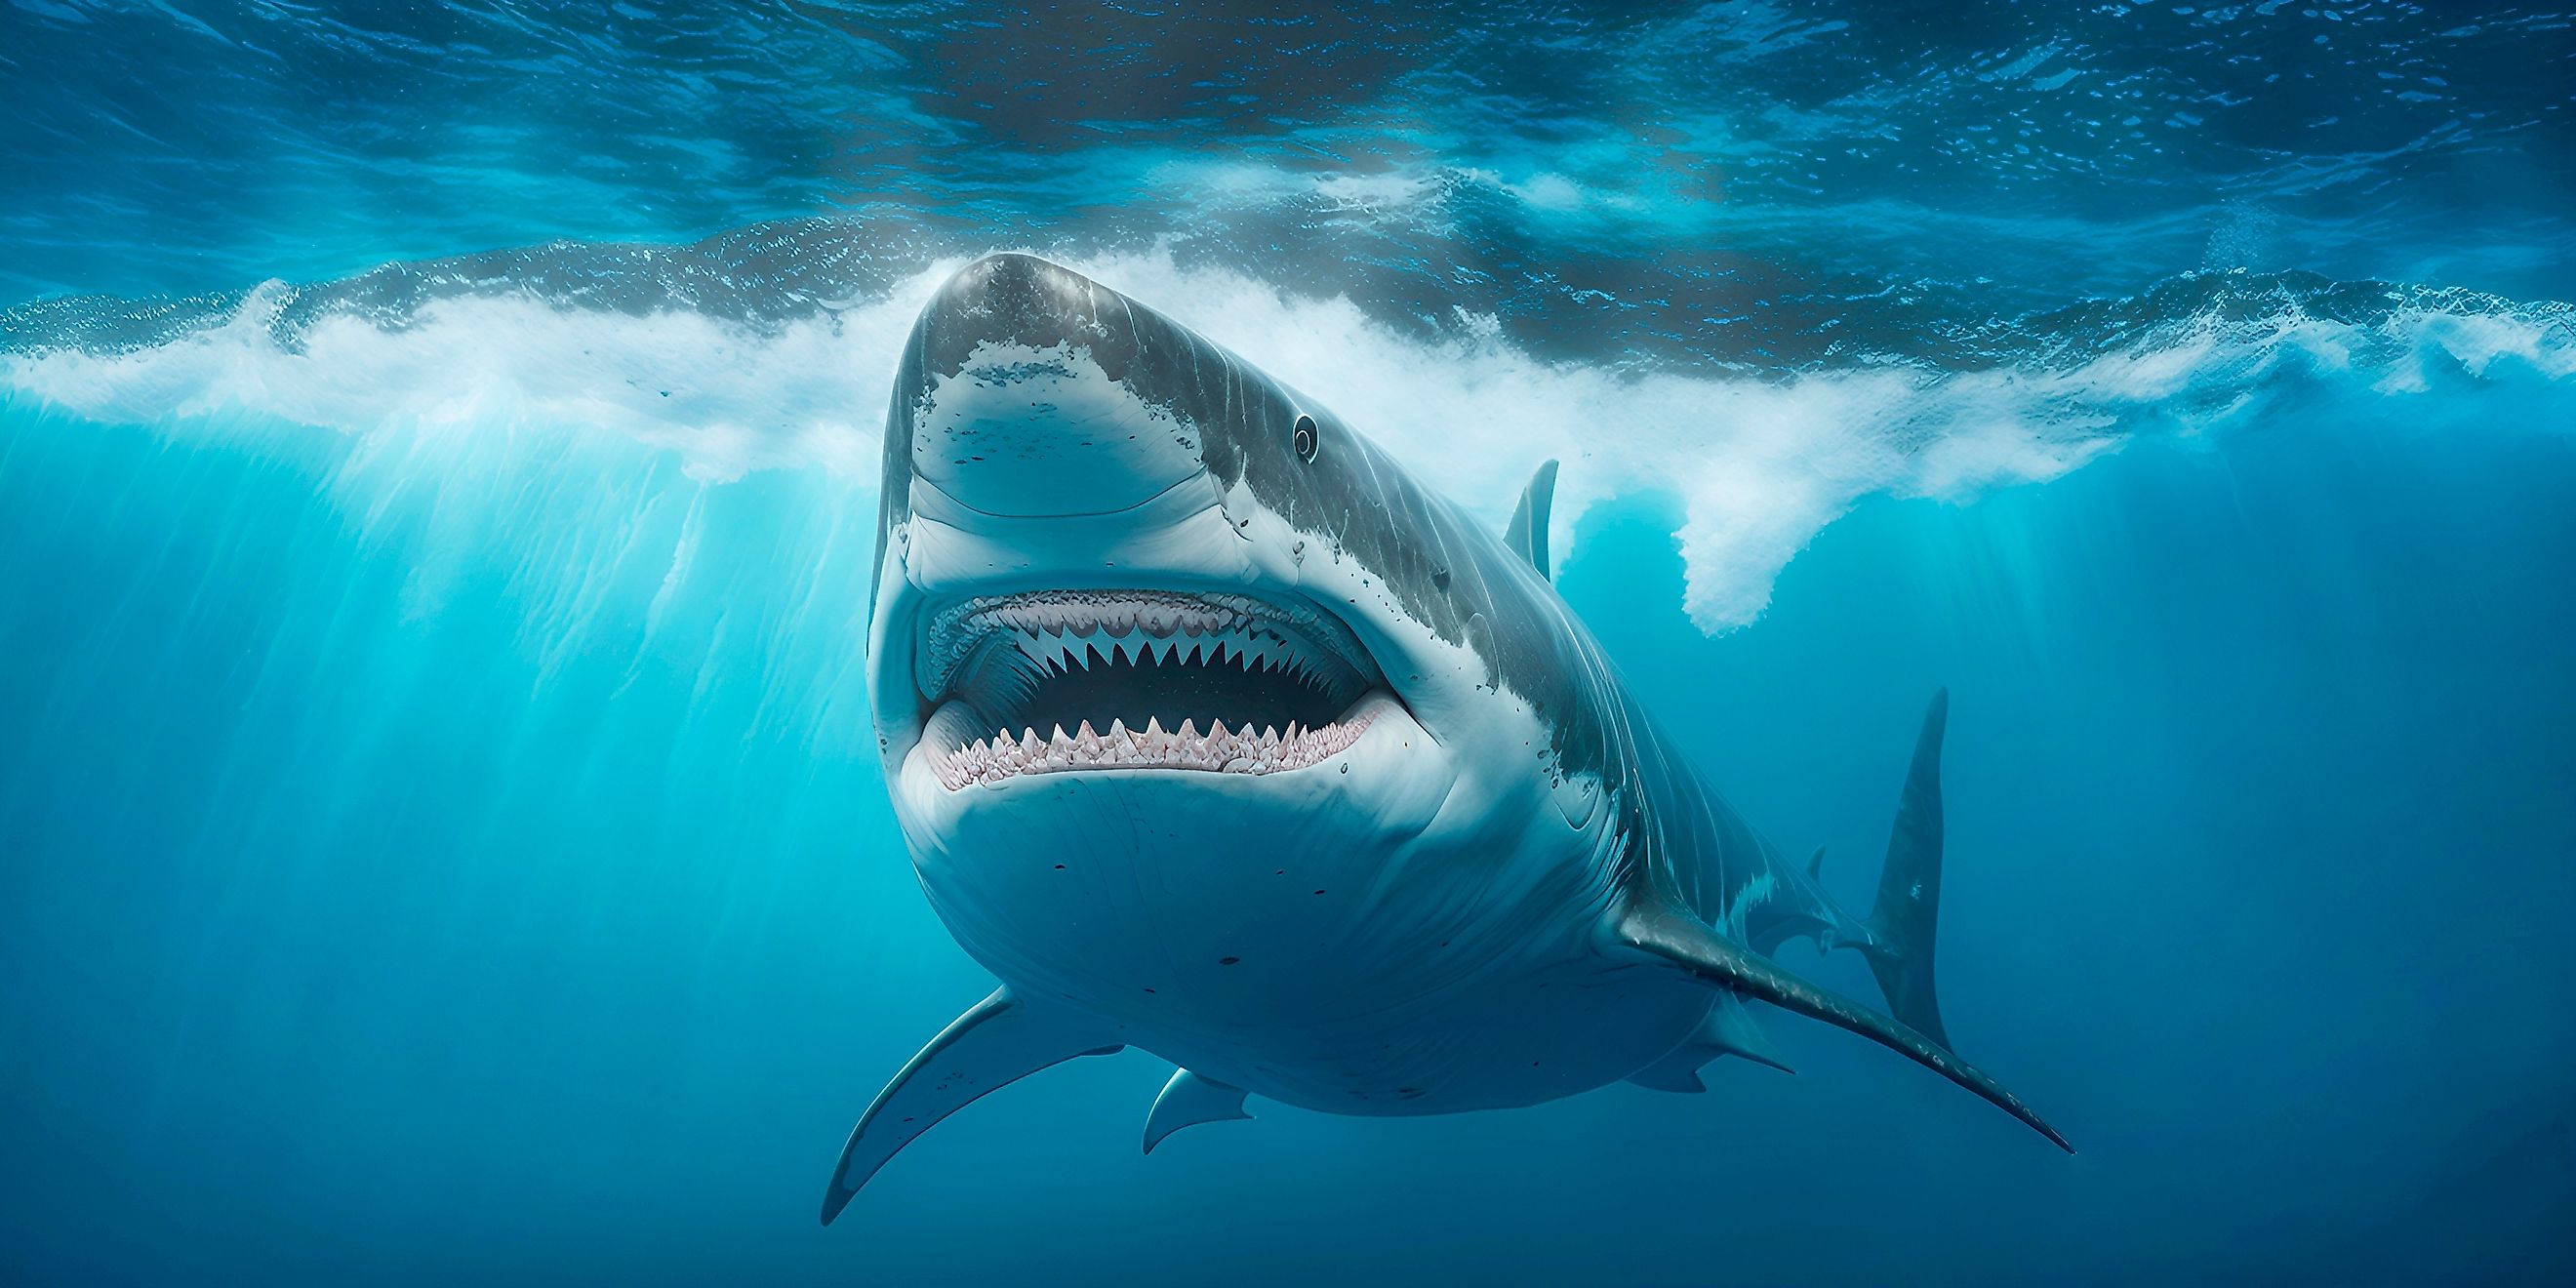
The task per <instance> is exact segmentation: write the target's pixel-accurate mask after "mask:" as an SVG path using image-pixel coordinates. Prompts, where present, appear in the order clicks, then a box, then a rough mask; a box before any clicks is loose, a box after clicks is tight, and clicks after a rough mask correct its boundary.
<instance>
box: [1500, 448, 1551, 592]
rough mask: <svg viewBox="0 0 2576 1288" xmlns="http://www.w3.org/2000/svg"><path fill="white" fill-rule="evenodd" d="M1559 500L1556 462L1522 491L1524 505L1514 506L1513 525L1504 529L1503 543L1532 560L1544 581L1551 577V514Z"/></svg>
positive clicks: (1536, 476)
mask: <svg viewBox="0 0 2576 1288" xmlns="http://www.w3.org/2000/svg"><path fill="white" fill-rule="evenodd" d="M1555 501H1556V462H1554V461H1549V462H1548V463H1546V464H1544V465H1541V466H1539V467H1538V473H1536V474H1533V475H1531V476H1530V481H1529V486H1528V487H1525V488H1522V489H1521V503H1520V504H1519V505H1517V506H1514V507H1512V524H1511V526H1510V527H1508V528H1505V529H1503V544H1505V545H1507V546H1510V547H1511V548H1512V549H1513V551H1514V552H1516V553H1518V554H1519V555H1520V557H1521V558H1523V559H1527V560H1529V564H1530V567H1532V568H1536V569H1538V575H1539V576H1540V577H1541V578H1545V577H1546V576H1547V511H1548V507H1549V506H1550V505H1552V504H1554V503H1555Z"/></svg>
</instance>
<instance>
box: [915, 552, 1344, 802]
mask: <svg viewBox="0 0 2576 1288" xmlns="http://www.w3.org/2000/svg"><path fill="white" fill-rule="evenodd" d="M922 644H923V650H924V655H923V657H922V658H921V672H920V674H921V675H922V677H923V678H924V681H925V683H924V685H923V691H924V692H926V693H929V694H931V695H932V696H933V701H934V703H935V704H936V709H935V710H934V711H933V712H932V714H931V716H930V718H929V720H928V721H927V723H926V725H925V727H924V728H923V730H922V749H923V752H924V754H925V756H926V757H927V760H928V763H929V765H930V767H931V769H932V771H933V772H934V773H936V774H937V775H938V777H939V781H940V783H941V785H942V786H945V787H946V788H948V789H949V790H950V791H959V790H963V789H964V788H966V787H968V786H971V785H973V784H977V783H993V782H999V781H1001V780H1003V779H1008V778H1016V777H1019V776H1021V775H1025V774H1043V773H1063V772H1072V771H1080V770H1103V769H1186V770H1203V771H1208V772H1214V773H1233V774H1268V773H1277V772H1280V771H1283V770H1290V769H1302V768H1304V767H1306V766H1309V765H1313V764H1315V763H1317V762H1319V761H1322V760H1324V759H1326V758H1328V757H1330V756H1333V755H1334V754H1336V753H1338V752H1340V751H1342V750H1344V749H1345V748H1347V747H1349V746H1350V745H1351V744H1352V743H1354V742H1356V741H1358V740H1359V737H1360V735H1361V734H1362V733H1364V732H1366V731H1367V729H1368V726H1369V722H1370V720H1371V719H1372V718H1373V717H1374V715H1375V714H1376V712H1377V711H1378V710H1380V709H1381V708H1380V707H1379V705H1378V704H1377V703H1376V702H1373V701H1370V700H1368V699H1369V698H1370V697H1371V695H1372V692H1373V690H1375V689H1376V688H1377V686H1378V679H1379V677H1378V675H1377V669H1376V667H1375V665H1374V664H1373V663H1372V662H1371V661H1370V660H1369V656H1368V653H1367V651H1366V650H1364V649H1362V648H1361V647H1360V644H1359V641H1358V640H1357V639H1356V638H1355V637H1353V636H1352V634H1351V632H1350V629H1349V628H1348V627H1346V626H1344V625H1342V624H1341V622H1339V621H1338V620H1335V619H1334V618H1333V617H1332V616H1330V615H1329V614H1326V613H1323V612H1320V611H1317V610H1315V609H1312V608H1306V607H1303V606H1298V605H1291V604H1281V603H1274V602H1272V601H1269V600H1263V599H1256V598H1253V597H1250V596H1246V595H1193V594H1184V593H1179V592H1173V591H1143V590H1138V591H1038V592H1033V593H1028V594H1018V595H1003V596H992V597H985V598H978V599H972V600H968V601H966V602H964V603H960V604H956V605H953V606H951V607H950V608H948V609H947V610H946V611H944V612H941V613H939V614H938V615H937V616H936V617H935V618H934V619H933V620H932V622H931V625H930V629H929V630H928V632H927V633H926V634H925V635H924V637H923V641H922Z"/></svg>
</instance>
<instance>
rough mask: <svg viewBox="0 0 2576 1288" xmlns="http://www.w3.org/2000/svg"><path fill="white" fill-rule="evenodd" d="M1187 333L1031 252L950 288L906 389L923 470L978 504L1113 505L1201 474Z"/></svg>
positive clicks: (1068, 509) (1056, 510)
mask: <svg viewBox="0 0 2576 1288" xmlns="http://www.w3.org/2000/svg"><path fill="white" fill-rule="evenodd" d="M1185 335H1186V333H1181V332H1178V330H1177V328H1174V327H1172V326H1171V324H1169V323H1167V322H1164V321H1163V320H1162V319H1161V318H1160V317H1158V316H1155V315H1152V314H1151V313H1150V312H1149V311H1146V310H1143V309H1139V308H1136V307H1135V306H1132V305H1130V304H1129V302H1128V301H1127V299H1126V297H1125V296H1122V295H1120V294H1118V293H1117V292H1116V291H1113V290H1110V289H1108V288H1106V287H1103V286H1100V285H1098V284H1097V283H1094V282H1092V281H1091V280H1090V279H1088V278H1086V277H1084V276H1082V275H1081V274H1079V273H1076V272H1074V271H1072V270H1070V269H1067V268H1063V267H1061V266H1058V265H1055V264H1051V263H1048V262H1047V261H1045V260H1042V259H1038V258H1035V257H1033V256H1029V255H1017V254H1006V255H992V256H987V257H986V258H984V259H981V260H978V261H976V262H975V263H973V264H970V265H968V266H967V267H965V268H964V269H962V270H960V271H959V272H958V273H957V275H956V276H955V277H953V278H951V279H949V281H948V283H947V284H946V285H945V286H943V287H941V288H940V292H939V294H938V296H937V297H936V298H935V299H934V300H933V301H932V302H931V304H930V306H929V307H928V308H927V309H925V310H924V311H923V313H922V316H921V320H920V321H919V322H918V323H917V324H916V326H915V329H914V335H913V346H914V347H913V358H912V360H911V361H908V362H907V363H906V364H905V370H904V378H903V385H902V387H900V388H898V389H897V391H896V399H895V413H896V419H897V423H898V424H903V425H905V426H906V428H907V429H908V439H909V448H910V451H911V458H912V459H911V465H912V472H913V475H914V477H915V478H916V479H918V480H919V481H921V482H925V483H927V484H929V485H930V486H932V487H935V488H937V489H939V490H940V491H941V492H942V493H944V494H946V496H947V497H948V498H949V499H950V500H952V501H954V502H956V503H957V504H959V505H961V506H964V507H966V508H968V509H970V510H974V511H978V512H981V513H984V514H990V515H997V516H1006V517H1014V518H1041V517H1055V516H1068V515H1086V514H1107V513H1114V512H1116V511H1120V510H1125V509H1129V508H1132V507H1134V506H1137V505H1141V504H1143V503H1144V502H1146V501H1149V500H1152V499H1153V498H1154V497H1156V496H1158V495H1161V494H1162V493H1164V492H1167V491H1169V490H1171V489H1172V488H1173V487H1175V486H1177V485H1179V484H1181V483H1184V482H1186V481H1188V480H1190V479H1193V478H1195V477H1197V476H1198V475H1199V474H1200V473H1201V472H1202V470H1203V469H1204V463H1203V443H1202V441H1201V439H1200V436H1199V434H1198V433H1197V431H1196V430H1195V429H1194V427H1193V426H1192V424H1191V422H1190V420H1189V419H1188V418H1187V417H1186V415H1185V414H1184V413H1183V412H1182V411H1181V410H1179V408H1178V407H1177V406H1176V403H1175V399H1174V398H1173V396H1172V391H1171V389H1170V388H1169V386H1170V385H1171V383H1172V379H1173V367H1174V364H1175V360H1176V359H1177V358H1180V357H1184V356H1186V353H1187V351H1188V348H1189V346H1188V345H1186V344H1184V343H1182V342H1181V340H1182V337H1183V336H1185Z"/></svg>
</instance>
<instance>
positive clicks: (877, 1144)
mask: <svg viewBox="0 0 2576 1288" xmlns="http://www.w3.org/2000/svg"><path fill="white" fill-rule="evenodd" d="M1123 1049H1125V1048H1124V1045H1123V1044H1121V1043H1118V1042H1115V1041H1104V1040H1103V1037H1102V1035H1101V1034H1100V1033H1098V1032H1094V1031H1088V1030H1085V1029H1083V1028H1081V1027H1080V1026H1078V1025H1076V1024H1073V1023H1070V1022H1068V1021H1067V1020H1065V1019H1064V1018H1061V1017H1058V1016H1055V1015H1051V1014H1041V1013H1032V1012H1031V1011H1030V1010H1029V1009H1028V1008H1027V1007H1024V1006H1022V1005H1021V1004H1020V1003H1019V1001H1018V1000H1017V999H1015V998H1013V997H1012V996H1011V990H1009V989H1007V988H1004V989H996V990H994V993H993V995H992V996H991V997H988V998H985V999H984V1000H983V1001H981V1002H979V1003H977V1004H976V1005H975V1009H973V1010H971V1011H968V1012H966V1013H965V1014H964V1015H960V1016H958V1017H957V1019H956V1021H955V1022H953V1023H951V1024H950V1025H949V1026H948V1027H947V1028H945V1029H943V1030H941V1031H940V1034H939V1036H938V1037H935V1038H932V1039H931V1040H930V1045H928V1046H926V1047H923V1048H922V1049H921V1052H920V1054H918V1055H915V1056H914V1057H912V1061H911V1063H909V1064H906V1065H904V1066H903V1072H901V1073H898V1074H896V1075H895V1076H894V1081H892V1082H889V1083H887V1084H886V1087H885V1090H883V1091H880V1092H878V1093H877V1098H876V1103H874V1104H871V1105H869V1106H868V1111H867V1113H865V1114H863V1115H861V1116H860V1118H859V1125H858V1126H857V1127H856V1128H854V1129H852V1131H851V1132H850V1142H849V1143H848V1144H847V1145H844V1146H842V1147H841V1162H840V1165H839V1166H838V1167H836V1168H834V1169H833V1170H832V1185H831V1188H830V1189H828V1190H826V1191H825V1192H824V1194H823V1224H825V1225H830V1224H831V1223H832V1218H834V1217H836V1216H839V1215H840V1214H841V1209H842V1208H845V1207H848V1206H849V1205H850V1198H851V1196H852V1195H855V1194H857V1193H858V1192H859V1187H860V1186H862V1185H865V1184H867V1183H868V1178H869V1177H871V1176H874V1175H876V1172H877V1169H878V1168H880V1167H883V1166H885V1164H886V1160H887V1159H890V1158H893V1157H894V1156H895V1152H896V1151H898V1150H900V1149H902V1148H903V1147H904V1146H906V1145H909V1144H911V1143H912V1139H913V1138H914V1137H916V1136H919V1135H920V1134H921V1133H923V1132H926V1131H928V1130H930V1128H931V1126H932V1125H933V1124H935V1123H937V1122H938V1121H939V1120H940V1119H942V1118H945V1117H947V1116H948V1115H950V1114H953V1113H955V1112H957V1111H958V1110H960V1109H962V1108H965V1107H966V1105H967V1104H969V1103H970V1102H972V1101H974V1100H975V1099H976V1098H977V1097H979V1096H982V1095H983V1094H984V1093H985V1092H988V1091H991V1090H993V1089H994V1088H996V1087H1000V1086H1003V1085H1005V1084H1007V1083H1012V1082H1016V1081H1018V1080H1019V1079H1021V1078H1024V1077H1027V1076H1028V1075H1030V1074H1032V1073H1035V1072H1037V1071H1038V1070H1040V1069H1043V1068H1046V1067H1047V1066H1049V1065H1053V1064H1061V1063H1063V1062H1064V1061H1067V1060H1070V1059H1072V1058H1074V1057H1075V1056H1079V1055H1109V1054H1111V1053H1113V1052H1117V1051H1120V1050H1123Z"/></svg>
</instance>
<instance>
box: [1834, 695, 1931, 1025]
mask: <svg viewBox="0 0 2576 1288" xmlns="http://www.w3.org/2000/svg"><path fill="white" fill-rule="evenodd" d="M1949 719H1950V691H1949V690H1947V689H1942V690H1939V691H1938V692H1935V693H1934V694H1933V695H1932V704H1931V706H1930V707H1928V708H1926V709H1925V711H1924V712H1923V731H1922V732H1921V733H1920V734H1917V735H1916V736H1915V739H1914V761H1913V763H1912V764H1911V765H1909V766H1907V768H1906V771H1905V791H1904V793H1903V794H1902V795H1900V796H1898V797H1897V801H1896V826H1895V827H1894V828H1893V829H1892V830H1891V831H1890V832H1889V833H1888V837H1887V862H1886V864H1885V865H1884V866H1882V867H1880V868H1879V870H1878V901H1877V902H1876V903H1875V904H1873V905H1871V907H1870V910H1869V918H1868V920H1866V921H1865V922H1863V923H1862V925H1863V926H1865V927H1866V928H1867V929H1868V932H1869V934H1868V937H1867V938H1866V939H1864V940H1862V941H1861V942H1860V943H1859V944H1858V945H1857V946H1858V947H1859V949H1860V950H1861V956H1862V957H1863V958H1865V959H1867V960H1868V962H1869V971H1870V974H1872V975H1874V976H1876V977H1877V978H1878V991H1879V992H1881V993H1884V994H1886V995H1887V1009H1888V1011H1889V1012H1890V1013H1892V1014H1894V1015H1895V1016H1896V1018H1897V1019H1899V1020H1902V1021H1904V1022H1905V1026H1906V1027H1907V1028H1910V1029H1912V1030H1914V1031H1915V1032H1917V1033H1920V1034H1922V1035H1923V1036H1925V1037H1927V1038H1930V1039H1932V1041H1933V1043H1934V1044H1935V1045H1938V1046H1940V1047H1942V1048H1944V1049H1947V1048H1948V1047H1949V1045H1950V1034H1949V1031H1948V1030H1947V1029H1945V1028H1943V1027H1942V1024H1941V999H1940V997H1939V996H1938V995H1937V994H1936V993H1935V992H1934V991H1933V987H1932V943H1933V939H1934V936H1935V935H1936V934H1937V933H1938V931H1939V929H1940V919H1941V733H1942V730H1943V728H1944V727H1945V726H1946V725H1947V724H1948V723H1949Z"/></svg>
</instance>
